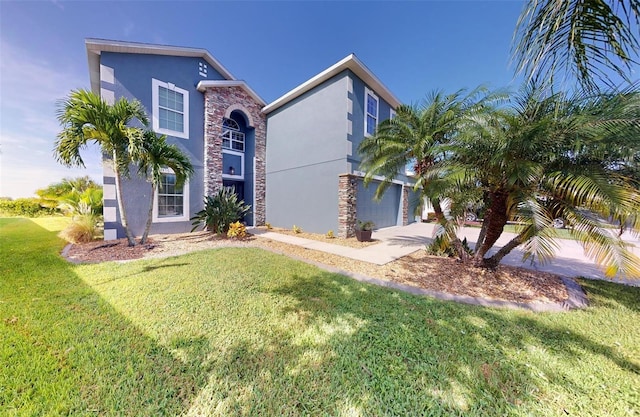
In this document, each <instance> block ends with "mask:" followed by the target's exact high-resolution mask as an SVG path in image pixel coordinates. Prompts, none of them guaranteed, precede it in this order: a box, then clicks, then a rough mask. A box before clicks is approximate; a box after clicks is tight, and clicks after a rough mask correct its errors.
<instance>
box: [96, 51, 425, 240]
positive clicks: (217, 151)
mask: <svg viewBox="0 0 640 417" xmlns="http://www.w3.org/2000/svg"><path fill="white" fill-rule="evenodd" d="M86 48H87V54H88V59H89V71H90V80H91V89H92V91H94V92H95V93H99V94H100V95H101V96H102V97H103V98H104V99H105V100H106V101H107V102H114V101H115V100H117V99H118V98H120V97H126V98H127V99H137V100H139V101H140V102H141V103H142V104H143V105H144V107H145V108H146V110H147V113H148V114H149V116H150V120H151V127H152V128H153V130H154V131H155V132H157V133H159V134H164V135H166V136H167V138H168V141H169V142H170V143H173V144H176V145H177V146H178V147H179V148H180V149H181V150H182V151H183V152H185V153H186V154H187V155H188V156H189V158H190V159H191V161H192V164H193V165H194V168H195V174H194V175H193V177H192V178H191V179H190V180H189V182H188V183H187V184H185V185H184V186H183V187H176V186H175V176H174V175H173V173H172V172H170V171H169V170H167V171H166V172H164V173H163V186H162V187H161V188H160V189H159V190H158V192H157V193H156V197H155V201H154V202H153V223H152V231H151V232H152V233H178V232H185V231H188V230H190V228H191V224H190V222H189V218H190V217H191V216H193V214H194V213H195V212H197V211H199V210H200V209H202V207H203V197H204V196H205V195H210V194H212V193H213V192H215V191H216V190H218V189H219V188H220V187H222V186H233V187H234V188H235V190H236V192H237V193H238V194H239V195H240V196H241V197H242V198H243V199H244V200H245V202H246V203H247V204H250V205H251V207H252V211H251V213H249V214H248V215H247V216H246V218H245V219H244V220H245V222H246V223H247V224H248V225H263V224H264V223H265V221H269V222H270V223H271V224H273V225H274V226H282V227H291V226H292V225H293V224H296V225H298V226H300V227H302V228H303V229H304V230H308V231H312V232H318V233H325V232H327V231H328V230H334V231H338V234H339V235H341V236H351V235H352V234H353V230H354V227H355V223H356V219H361V220H372V221H373V222H374V223H375V224H376V226H377V227H379V228H380V227H387V226H394V225H402V224H407V223H408V222H410V221H411V220H412V219H413V216H412V215H410V213H412V212H413V207H410V206H412V204H411V202H412V201H415V200H416V199H415V198H412V197H411V196H412V194H413V193H412V192H411V191H410V190H411V187H410V185H411V184H410V178H408V177H406V176H404V175H400V176H399V177H398V179H397V180H396V181H395V182H394V184H393V185H392V186H391V187H390V188H389V190H388V191H387V192H386V193H385V196H384V198H383V199H382V200H381V201H380V202H376V201H374V200H373V198H372V197H373V193H374V191H375V187H376V184H371V185H370V186H369V187H368V188H366V187H364V186H363V183H362V173H361V172H359V171H358V167H359V163H360V160H359V157H358V154H357V149H358V146H359V144H360V142H361V141H362V139H363V138H364V137H365V135H370V134H372V133H373V132H374V130H375V128H376V126H377V124H378V123H379V122H380V121H382V120H384V119H387V118H389V117H393V112H394V111H393V109H394V108H396V107H397V106H398V105H399V104H400V102H399V101H398V99H397V98H395V97H394V95H393V94H392V93H391V92H390V91H389V90H388V89H387V88H386V87H385V86H384V84H382V82H380V80H378V78H376V77H375V75H373V74H372V73H371V71H369V70H368V69H367V68H366V67H365V66H364V65H363V64H362V63H361V62H360V61H359V60H358V59H357V58H356V57H355V56H354V55H349V56H347V57H346V58H345V59H343V60H341V61H340V62H338V63H336V64H335V65H333V66H331V67H330V68H328V69H327V70H325V71H323V72H321V73H320V74H318V75H316V76H315V77H313V78H311V79H310V80H308V81H307V82H305V83H303V84H301V85H300V86H298V87H296V88H294V89H293V90H291V91H290V92H288V93H286V94H285V95H283V96H282V97H280V98H279V99H277V100H275V101H274V102H272V103H270V104H268V105H267V104H266V103H265V102H264V101H263V100H262V99H261V98H260V97H259V96H258V95H257V94H256V93H255V92H254V90H253V89H251V88H250V87H249V86H248V85H247V83H246V82H244V81H240V80H237V79H235V78H234V77H233V76H232V75H231V74H230V73H229V71H227V70H226V69H225V68H224V67H223V66H222V64H220V63H219V62H218V61H217V60H216V59H215V58H214V57H213V56H212V55H211V54H209V52H207V51H206V50H204V49H197V48H184V47H173V46H163V45H151V44H141V43H132V42H121V41H111V40H99V39H87V40H86ZM105 157H107V156H105ZM103 182H104V221H105V240H109V239H115V238H119V237H122V236H123V235H124V232H123V229H122V226H121V223H120V215H119V212H118V208H117V202H116V192H115V177H114V174H113V170H112V169H111V167H110V164H109V163H105V164H104V177H103ZM123 195H124V199H125V204H126V206H127V210H128V211H127V214H128V217H129V218H128V221H129V226H130V228H131V230H132V232H133V233H134V234H136V235H139V234H141V233H142V230H143V228H144V222H145V219H146V214H147V207H148V204H149V198H150V186H149V184H148V183H147V182H146V180H145V179H144V178H139V177H137V176H136V175H135V171H132V176H131V178H130V179H128V180H126V181H124V182H123Z"/></svg>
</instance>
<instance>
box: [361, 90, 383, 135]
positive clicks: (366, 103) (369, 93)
mask: <svg viewBox="0 0 640 417" xmlns="http://www.w3.org/2000/svg"><path fill="white" fill-rule="evenodd" d="M369 96H371V97H372V98H373V99H374V100H375V101H376V115H375V116H374V115H373V114H371V113H369ZM369 115H371V117H373V118H374V119H375V121H376V122H375V126H374V127H373V131H374V132H375V130H376V128H377V127H378V121H379V120H380V99H379V98H378V96H377V95H376V93H374V92H373V90H370V89H369V88H368V87H365V88H364V135H365V136H371V133H369Z"/></svg>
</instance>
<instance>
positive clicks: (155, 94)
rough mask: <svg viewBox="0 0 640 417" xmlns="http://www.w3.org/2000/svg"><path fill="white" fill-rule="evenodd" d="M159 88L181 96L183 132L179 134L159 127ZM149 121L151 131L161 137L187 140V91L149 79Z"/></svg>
mask: <svg viewBox="0 0 640 417" xmlns="http://www.w3.org/2000/svg"><path fill="white" fill-rule="evenodd" d="M160 87H164V88H166V89H168V90H171V91H176V92H178V93H180V94H182V104H183V108H182V121H183V126H184V131H182V132H179V131H177V130H171V129H165V128H161V127H160V94H159V93H160ZM151 105H152V111H151V119H152V121H153V130H154V132H156V133H160V134H162V135H167V136H173V137H176V138H183V139H189V91H187V90H184V89H182V88H180V87H178V86H176V85H175V84H172V83H168V82H164V81H160V80H156V79H155V78H152V79H151Z"/></svg>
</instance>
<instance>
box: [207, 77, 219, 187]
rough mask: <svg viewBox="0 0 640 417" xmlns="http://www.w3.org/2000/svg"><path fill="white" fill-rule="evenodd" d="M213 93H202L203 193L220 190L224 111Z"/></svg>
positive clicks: (208, 90)
mask: <svg viewBox="0 0 640 417" xmlns="http://www.w3.org/2000/svg"><path fill="white" fill-rule="evenodd" d="M217 101H218V100H216V94H215V92H214V91H212V90H210V89H207V91H205V93H204V193H205V195H213V194H214V193H215V192H216V191H218V190H219V189H221V188H222V119H223V118H224V109H223V108H222V106H220V105H219V103H217Z"/></svg>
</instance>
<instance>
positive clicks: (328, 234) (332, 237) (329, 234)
mask: <svg viewBox="0 0 640 417" xmlns="http://www.w3.org/2000/svg"><path fill="white" fill-rule="evenodd" d="M325 236H326V237H327V239H335V237H336V235H335V234H333V230H329V231H328V232H327V234H326V235H325Z"/></svg>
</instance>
